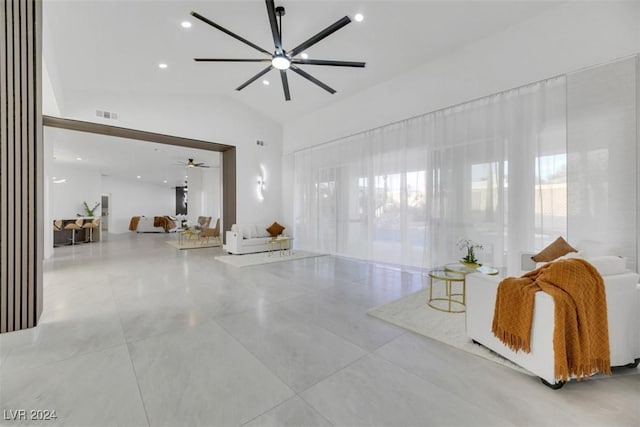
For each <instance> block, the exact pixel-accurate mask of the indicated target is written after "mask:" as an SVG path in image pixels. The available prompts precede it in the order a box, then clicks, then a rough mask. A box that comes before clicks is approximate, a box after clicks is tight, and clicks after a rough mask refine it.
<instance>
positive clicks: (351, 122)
mask: <svg viewBox="0 0 640 427" xmlns="http://www.w3.org/2000/svg"><path fill="white" fill-rule="evenodd" d="M639 21H640V2H569V3H568V4H563V5H560V6H558V7H556V8H552V9H550V10H549V11H547V12H546V13H543V14H540V15H536V16H535V17H533V18H532V19H530V20H529V21H526V22H524V23H522V24H519V25H516V26H513V27H511V28H508V29H506V30H504V31H501V32H499V33H496V34H494V35H492V36H491V37H488V38H485V39H482V40H479V41H477V42H476V43H473V44H470V45H468V46H466V47H465V48H464V49H462V50H459V51H455V52H452V53H451V54H450V55H449V56H446V57H442V58H439V59H436V60H434V61H432V62H429V63H426V64H424V65H422V66H420V67H417V68H415V69H413V70H411V71H409V72H407V73H405V74H403V75H400V76H398V77H396V78H394V79H392V80H389V81H386V82H384V83H382V84H379V85H377V86H374V87H371V88H370V89H368V90H365V91H363V92H360V93H359V94H356V95H354V96H352V97H350V98H347V99H345V100H343V101H340V102H337V103H335V104H332V105H331V106H329V107H327V108H325V109H322V110H318V111H316V112H314V113H313V114H310V115H308V116H306V117H302V118H298V119H296V120H295V121H292V122H289V123H285V124H284V128H283V152H284V159H285V160H283V165H284V166H285V167H286V168H289V169H290V168H291V167H292V166H293V162H291V161H287V160H286V159H287V158H288V157H287V156H288V155H289V153H292V152H294V151H295V150H297V149H300V148H304V147H308V146H313V145H316V144H320V143H323V142H327V141H330V140H333V139H337V138H341V137H344V136H347V135H351V134H354V133H358V132H362V131H365V130H368V129H373V128H376V127H379V126H383V125H385V124H388V123H392V122H395V121H399V120H403V119H406V118H409V117H413V116H417V115H421V114H425V113H428V112H431V111H435V110H438V109H441V108H444V107H447V106H452V105H455V104H458V103H461V102H465V101H469V100H472V99H475V98H479V97H482V96H486V95H489V94H492V93H496V92H500V91H503V90H507V89H510V88H514V87H518V86H521V85H524V84H527V83H531V82H535V81H538V80H542V79H545V78H549V77H553V76H555V75H560V74H565V73H568V72H572V71H576V70H579V69H582V68H585V67H589V66H592V65H596V64H600V63H604V62H608V61H611V60H614V59H617V58H621V57H625V56H628V55H632V54H634V53H636V52H638V51H640V26H639V25H638V22H639ZM345 118H348V120H345ZM328 124H330V125H328ZM282 176H283V177H288V176H292V173H291V172H290V171H284V170H283V172H282ZM282 184H283V185H282V191H283V200H287V201H290V203H285V207H284V209H285V211H284V218H285V221H286V222H288V223H292V221H293V203H292V201H293V180H283V183H282Z"/></svg>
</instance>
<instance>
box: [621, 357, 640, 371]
mask: <svg viewBox="0 0 640 427" xmlns="http://www.w3.org/2000/svg"><path fill="white" fill-rule="evenodd" d="M638 365H640V359H636V360H634V361H633V362H631V363H628V364H626V365H624V367H625V368H629V369H635V368H637V367H638Z"/></svg>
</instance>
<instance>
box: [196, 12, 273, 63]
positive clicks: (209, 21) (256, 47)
mask: <svg viewBox="0 0 640 427" xmlns="http://www.w3.org/2000/svg"><path fill="white" fill-rule="evenodd" d="M191 15H192V16H193V17H194V18H197V19H199V20H201V21H202V22H204V23H206V24H209V25H211V26H212V27H213V28H215V29H217V30H220V31H222V32H223V33H225V34H227V35H229V36H231V37H233V38H234V39H236V40H239V41H241V42H242V43H244V44H246V45H249V46H251V47H252V48H254V49H256V50H258V51H260V52H262V53H266V54H267V55H269V56H271V53H269V52H268V51H266V50H265V49H263V48H261V47H260V46H258V45H255V44H253V43H251V42H250V41H249V40H247V39H245V38H242V37H240V36H239V35H237V34H235V33H232V32H231V31H229V30H227V29H226V28H224V27H222V26H220V25H218V24H216V23H215V22H213V21H211V20H210V19H207V18H205V17H204V16H202V15H200V14H199V13H197V12H191Z"/></svg>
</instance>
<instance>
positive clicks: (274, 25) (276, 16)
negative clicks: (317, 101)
mask: <svg viewBox="0 0 640 427" xmlns="http://www.w3.org/2000/svg"><path fill="white" fill-rule="evenodd" d="M266 4H267V14H268V16H269V24H270V25H271V33H272V35H273V43H274V45H275V51H274V53H271V52H269V51H267V50H266V49H263V48H261V47H260V46H257V45H255V44H253V43H252V42H250V41H249V40H247V39H244V38H242V37H240V36H239V35H237V34H234V33H232V32H231V31H229V30H227V29H226V28H224V27H222V26H220V25H218V24H216V23H215V22H213V21H211V20H209V19H207V18H205V17H204V16H202V15H200V14H198V13H196V12H191V15H193V16H194V17H195V18H197V19H199V20H201V21H202V22H204V23H206V24H209V25H211V26H212V27H213V28H215V29H217V30H220V31H222V32H223V33H225V34H227V35H229V36H231V37H233V38H234V39H236V40H239V41H241V42H242V43H244V44H246V45H249V46H251V47H252V48H254V49H256V50H257V51H259V52H261V53H263V54H264V55H265V57H264V58H261V59H240V58H194V60H195V61H196V62H268V63H270V64H269V66H268V67H267V68H265V69H263V70H262V71H260V72H259V73H258V74H256V75H255V76H253V77H251V78H250V79H249V80H247V81H246V82H244V83H243V84H241V85H240V86H238V87H237V88H236V90H238V91H240V90H242V89H244V88H245V87H247V86H249V85H250V84H251V83H253V82H254V81H256V80H258V79H259V78H260V77H262V76H263V75H265V74H267V73H268V72H269V71H271V70H272V69H274V68H276V69H278V70H280V78H281V80H282V89H283V90H284V98H285V100H287V101H290V100H291V94H290V93H289V80H288V78H287V70H291V71H293V72H295V73H296V74H298V75H300V76H302V77H304V78H305V79H307V80H309V81H310V82H312V83H314V84H316V85H318V86H320V87H321V88H322V89H324V90H326V91H327V92H329V93H331V94H334V93H336V91H335V90H334V89H333V88H331V87H329V86H328V85H326V84H325V83H323V82H321V81H320V80H318V79H316V78H315V77H313V76H312V75H310V74H309V73H307V72H306V71H303V70H302V69H301V68H300V67H298V65H325V66H333V67H358V68H363V67H364V66H365V63H364V62H353V61H332V60H325V59H304V58H302V57H298V55H300V54H302V53H303V52H304V51H305V49H308V48H310V47H311V46H313V45H314V44H316V43H318V42H319V41H320V40H322V39H324V38H325V37H327V36H329V35H331V34H333V33H335V32H336V31H338V30H339V29H340V28H342V27H344V26H345V25H347V24H349V23H350V22H351V19H349V17H348V16H344V17H343V18H341V19H339V20H338V21H336V22H334V23H333V24H331V25H329V26H328V27H327V28H325V29H324V30H322V31H320V32H319V33H318V34H316V35H315V36H313V37H311V38H309V39H308V40H306V41H304V42H302V43H301V44H299V45H298V46H296V47H294V48H293V49H291V50H289V51H287V50H285V49H284V47H283V46H282V17H283V16H284V14H285V10H284V7H282V6H278V7H275V5H274V2H273V0H266Z"/></svg>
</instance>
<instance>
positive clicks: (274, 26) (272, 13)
mask: <svg viewBox="0 0 640 427" xmlns="http://www.w3.org/2000/svg"><path fill="white" fill-rule="evenodd" d="M266 2H267V14H268V15H269V24H271V34H273V44H274V45H275V47H276V52H277V53H282V40H281V39H280V31H279V30H278V19H277V18H276V6H275V5H274V4H273V0H266Z"/></svg>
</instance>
